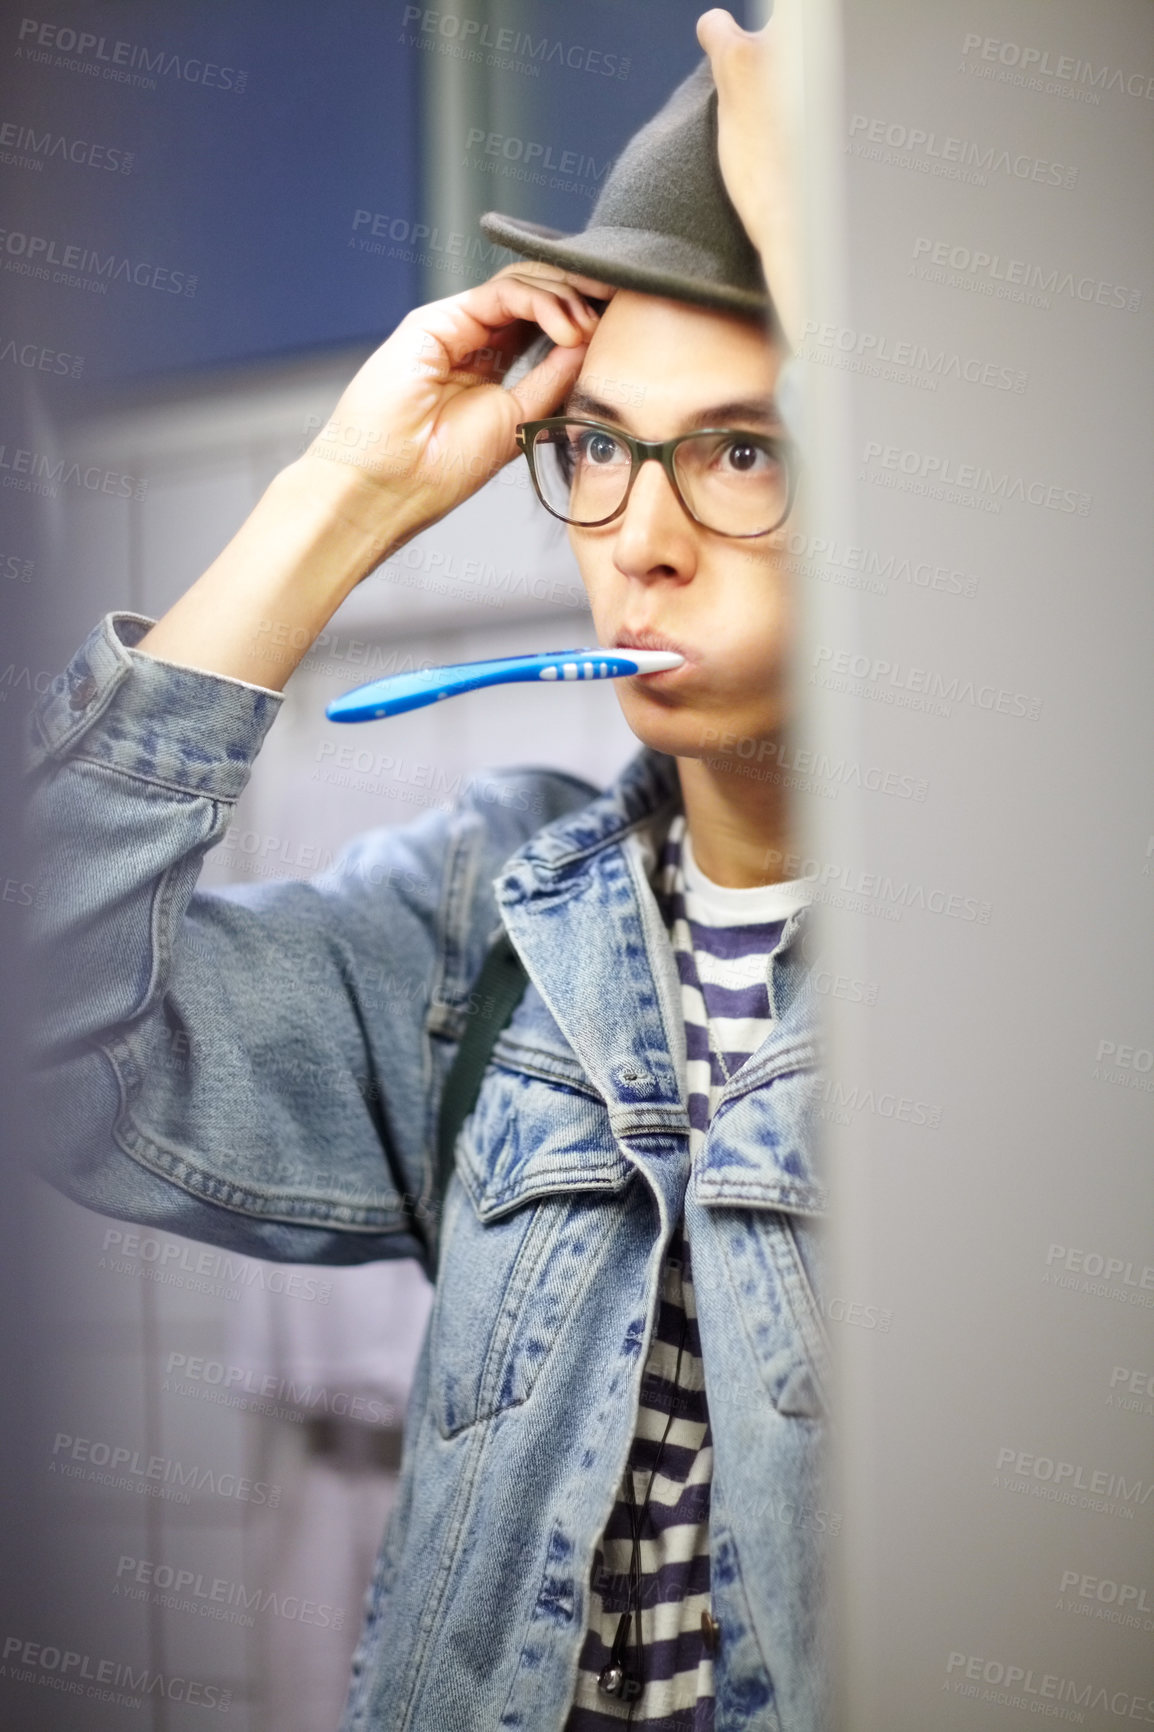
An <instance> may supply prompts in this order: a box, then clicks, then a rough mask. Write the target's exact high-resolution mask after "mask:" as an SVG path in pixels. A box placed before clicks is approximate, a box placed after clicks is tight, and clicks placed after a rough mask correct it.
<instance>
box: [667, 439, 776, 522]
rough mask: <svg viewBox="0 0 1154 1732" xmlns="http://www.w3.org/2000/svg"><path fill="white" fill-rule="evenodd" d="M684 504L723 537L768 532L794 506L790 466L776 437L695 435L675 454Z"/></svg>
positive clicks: (674, 466)
mask: <svg viewBox="0 0 1154 1732" xmlns="http://www.w3.org/2000/svg"><path fill="white" fill-rule="evenodd" d="M673 468H674V472H675V474H676V476H677V484H678V486H679V487H680V488H681V491H682V493H683V495H684V497H685V502H686V504H687V505H688V506H689V509H690V510H691V511H692V512H693V514H694V516H695V517H696V518H697V520H698V522H699V523H703V524H704V525H705V526H706V528H707V529H715V530H717V531H719V532H720V534H722V535H764V534H766V533H767V532H768V531H769V530H771V529H776V528H777V526H778V524H779V523H781V521H782V519H783V518H784V517H785V515H786V513H787V511H788V509H789V470H788V466H787V463H786V459H785V451H784V448H783V446H782V445H781V443H780V442H779V441H778V440H776V439H768V438H766V437H764V436H763V435H762V434H754V433H695V434H694V435H693V436H692V438H689V439H684V440H682V442H681V444H680V445H678V446H677V448H676V450H675V451H674V453H673Z"/></svg>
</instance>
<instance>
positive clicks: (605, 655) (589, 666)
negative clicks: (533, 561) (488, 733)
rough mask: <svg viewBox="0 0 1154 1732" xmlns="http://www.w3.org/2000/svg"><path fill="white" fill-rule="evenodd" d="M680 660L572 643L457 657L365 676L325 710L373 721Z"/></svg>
mask: <svg viewBox="0 0 1154 1732" xmlns="http://www.w3.org/2000/svg"><path fill="white" fill-rule="evenodd" d="M684 660H685V657H684V656H681V655H678V654H677V653H676V652H675V651H674V650H639V649H598V648H593V649H575V650H547V651H546V652H545V654H544V655H531V656H501V657H500V658H499V659H498V660H497V661H491V662H459V663H458V664H457V665H456V666H455V667H447V668H418V669H417V671H416V672H415V673H410V674H390V675H389V677H388V678H387V679H383V680H370V681H369V683H368V685H366V686H357V687H356V688H355V689H354V690H353V691H351V692H345V693H344V695H343V696H342V697H339V698H334V699H333V701H332V703H331V704H329V705H328V707H327V709H326V710H325V715H326V716H327V717H328V719H329V721H330V722H375V721H376V720H377V719H378V717H380V716H403V715H404V713H405V711H406V710H419V709H423V707H424V706H425V705H426V704H435V703H437V702H438V701H439V700H440V699H441V698H455V697H457V696H458V695H459V694H460V693H461V692H475V691H476V690H477V689H478V687H480V686H507V685H513V684H515V683H516V682H517V681H519V680H541V681H544V682H545V683H546V684H550V683H553V684H558V685H560V684H562V683H564V682H566V681H569V682H572V681H575V680H619V679H621V678H622V676H623V675H626V674H655V673H659V672H660V671H661V670H662V669H663V668H675V667H680V665H681V663H682V662H683V661H684Z"/></svg>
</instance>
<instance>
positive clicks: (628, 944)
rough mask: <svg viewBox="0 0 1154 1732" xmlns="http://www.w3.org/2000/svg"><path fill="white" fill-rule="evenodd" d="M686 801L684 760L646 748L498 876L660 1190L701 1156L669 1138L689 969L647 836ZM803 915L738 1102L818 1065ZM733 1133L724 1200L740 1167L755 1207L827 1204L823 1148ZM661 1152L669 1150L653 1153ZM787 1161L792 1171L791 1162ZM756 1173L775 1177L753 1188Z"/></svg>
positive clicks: (512, 925) (713, 1194) (775, 978)
mask: <svg viewBox="0 0 1154 1732" xmlns="http://www.w3.org/2000/svg"><path fill="white" fill-rule="evenodd" d="M680 797H681V790H680V784H679V781H678V777H677V766H676V762H675V760H674V759H673V758H670V757H667V756H665V755H664V754H661V753H658V752H653V751H650V750H648V749H645V750H643V751H641V752H639V753H638V754H637V755H636V756H635V757H634V758H633V759H632V760H631V761H630V762H629V763H628V764H627V765H626V766H625V768H624V770H623V771H622V773H621V774H620V776H619V777H618V779H617V780H616V782H614V783H613V784H612V786H611V787H609V788H608V789H607V790H606V792H605V793H604V794H602V795H600V796H598V797H597V798H596V799H594V800H592V801H591V802H590V803H589V804H588V805H587V806H584V807H582V808H581V809H580V810H579V811H577V812H571V813H567V814H566V815H565V816H564V817H562V818H559V819H557V820H555V821H554V822H553V823H552V824H549V825H547V826H546V827H545V828H544V829H542V830H539V831H538V832H537V833H536V834H535V835H534V836H532V837H531V838H530V839H529V841H528V842H526V843H525V844H524V845H523V846H522V847H521V848H520V849H519V850H518V851H517V853H516V854H514V855H513V856H512V858H511V859H510V860H508V861H507V862H506V864H505V866H504V868H503V870H502V872H501V873H500V875H499V876H498V877H497V879H496V880H495V881H494V889H495V892H496V897H497V904H498V907H499V909H500V911H501V915H502V919H503V920H504V923H505V926H506V929H507V930H508V932H509V936H510V938H511V939H512V941H513V944H514V945H515V947H516V949H517V950H518V952H519V953H520V955H521V958H522V960H523V962H524V964H525V967H526V969H527V970H528V973H529V976H530V978H531V980H532V981H533V984H534V985H535V986H536V988H537V990H538V992H539V993H540V994H541V997H542V998H543V999H544V1001H545V1003H546V1005H547V1006H548V1009H549V1011H550V1013H551V1014H552V1016H553V1018H554V1020H555V1021H556V1023H557V1025H558V1027H559V1028H560V1029H561V1031H562V1033H563V1034H564V1036H565V1038H566V1039H567V1041H568V1042H569V1044H570V1046H571V1047H572V1049H573V1051H574V1052H575V1053H576V1054H577V1056H578V1058H579V1059H580V1061H581V1064H582V1065H583V1067H584V1069H585V1072H586V1074H587V1075H588V1076H589V1078H590V1080H591V1081H592V1083H593V1085H594V1087H595V1088H596V1089H597V1091H598V1093H599V1094H600V1095H601V1096H602V1098H603V1099H604V1100H605V1102H606V1104H607V1105H608V1108H609V1112H610V1118H611V1122H612V1124H613V1129H614V1133H615V1135H616V1136H617V1137H618V1138H619V1140H621V1141H622V1142H624V1143H626V1144H628V1143H629V1142H630V1140H631V1139H640V1141H639V1142H636V1143H634V1145H633V1150H632V1152H633V1154H634V1158H635V1159H637V1161H638V1164H639V1165H642V1166H645V1167H646V1168H647V1170H649V1176H650V1178H651V1180H652V1181H653V1182H654V1183H655V1184H657V1187H658V1189H659V1190H665V1189H666V1188H667V1186H668V1184H669V1182H670V1181H674V1179H675V1174H674V1171H673V1169H674V1168H677V1169H679V1170H680V1182H681V1184H684V1179H685V1177H686V1175H687V1162H686V1164H685V1167H684V1168H682V1163H681V1162H679V1161H674V1162H672V1163H671V1162H670V1160H669V1154H670V1148H669V1143H668V1139H669V1136H670V1134H675V1135H676V1136H677V1137H678V1138H687V1133H688V1120H687V1117H686V1110H685V1100H684V1096H683V1092H682V1064H683V1055H684V1050H685V1047H684V1042H685V1034H684V1024H683V1020H682V1010H681V989H680V983H679V980H678V976H677V970H676V965H675V963H674V959H673V953H672V951H671V949H670V947H669V943H668V939H667V936H666V932H665V928H664V925H663V924H662V920H661V915H660V911H659V910H658V907H657V901H656V898H655V897H654V895H653V892H652V890H651V888H650V886H649V883H648V882H647V880H648V876H649V871H650V869H651V856H650V855H649V854H648V852H647V848H646V837H645V833H646V831H647V829H648V827H649V825H650V823H651V822H652V821H654V820H655V819H657V818H658V817H661V816H663V815H664V814H665V813H666V812H667V811H668V812H671V811H672V810H673V809H674V808H675V807H676V805H677V804H679V802H680ZM803 920H804V916H802V917H795V919H794V920H793V921H792V922H791V923H790V927H789V929H788V931H787V935H786V937H787V942H786V944H785V945H784V946H783V949H782V950H781V951H780V952H779V953H778V956H777V957H775V959H774V962H773V965H772V967H773V974H772V983H771V984H772V991H773V995H774V1006H775V1012H776V1015H777V1017H778V1018H779V1019H780V1022H779V1024H778V1025H777V1028H776V1029H775V1034H774V1036H772V1037H771V1041H770V1043H769V1046H768V1047H767V1049H766V1051H765V1052H764V1053H763V1055H762V1056H761V1057H760V1058H758V1059H756V1060H753V1061H751V1062H750V1065H749V1066H747V1067H743V1069H742V1071H741V1072H740V1073H739V1076H738V1077H737V1078H735V1079H734V1083H733V1085H732V1088H731V1090H730V1091H727V1096H726V1098H730V1097H731V1096H732V1097H733V1098H734V1099H735V1100H736V1099H737V1098H738V1097H740V1096H741V1095H743V1094H745V1093H747V1092H748V1091H749V1090H750V1088H751V1087H752V1085H753V1084H754V1083H755V1082H761V1081H769V1080H770V1078H771V1077H772V1076H774V1075H775V1074H778V1072H780V1071H781V1070H782V1069H783V1068H784V1069H787V1070H791V1071H795V1072H796V1071H798V1070H803V1069H809V1068H810V1067H811V1066H812V1064H813V1063H814V1062H815V1057H816V1054H815V1050H814V1048H815V1042H814V1039H813V1033H812V1012H811V1009H810V1004H809V994H808V993H806V992H804V991H802V987H803V984H804V979H805V974H806V966H805V963H804V959H803V957H802V954H801V942H800V939H801V933H802V922H803ZM779 1045H780V1046H781V1048H782V1050H781V1052H780V1053H778V1051H777V1048H778V1046H779ZM747 1073H748V1074H747ZM764 1105H765V1103H764V1102H763V1103H762V1104H761V1108H760V1111H761V1112H762V1113H763V1112H764ZM748 1117H749V1109H745V1110H743V1111H742V1112H740V1113H738V1114H736V1115H735V1116H734V1118H733V1120H732V1124H733V1129H734V1131H736V1130H737V1129H738V1126H739V1125H740V1124H742V1123H743V1122H744V1120H745V1119H747V1118H748ZM759 1123H760V1120H759ZM720 1129H721V1126H720V1125H719V1126H718V1130H720ZM654 1138H656V1139H657V1143H656V1144H655V1143H653V1141H652V1139H654ZM731 1140H732V1139H730V1138H726V1137H725V1136H724V1135H722V1136H720V1137H714V1136H712V1135H711V1139H710V1146H709V1149H708V1154H709V1169H710V1180H711V1182H710V1186H709V1190H710V1200H716V1201H724V1200H726V1193H727V1190H728V1188H729V1187H728V1183H727V1174H728V1173H729V1170H730V1168H731V1167H732V1169H733V1177H734V1179H735V1180H738V1179H739V1180H740V1186H741V1191H742V1196H743V1198H744V1200H746V1201H750V1202H762V1203H763V1204H764V1205H765V1206H769V1207H774V1206H777V1207H786V1208H788V1207H791V1206H792V1207H801V1208H803V1209H805V1208H815V1207H819V1206H820V1204H819V1201H818V1196H817V1184H816V1174H814V1173H812V1172H811V1171H809V1170H808V1161H807V1155H809V1157H810V1158H812V1155H811V1152H810V1151H807V1150H805V1149H804V1148H801V1147H799V1146H797V1140H796V1139H794V1140H793V1146H792V1147H791V1148H790V1149H789V1151H788V1153H787V1152H786V1150H785V1149H784V1148H783V1147H782V1146H781V1145H780V1143H779V1142H778V1141H777V1140H776V1139H775V1137H774V1136H772V1135H766V1136H762V1135H760V1134H758V1135H755V1137H754V1139H753V1143H752V1146H750V1144H749V1143H748V1142H747V1141H746V1139H745V1138H742V1139H741V1141H742V1143H743V1145H744V1146H742V1147H740V1148H739V1147H737V1146H736V1145H735V1146H734V1147H733V1148H732V1149H730V1148H729V1147H728V1144H729V1142H730V1141H731ZM658 1145H660V1150H659V1149H658ZM651 1153H652V1154H653V1155H657V1154H658V1153H660V1156H661V1158H660V1159H657V1160H655V1161H651V1160H650V1159H649V1158H648V1156H649V1154H651ZM783 1162H784V1164H785V1165H786V1166H787V1167H788V1174H787V1173H786V1172H784V1171H782V1170H780V1169H781V1167H782V1164H783ZM799 1162H801V1163H802V1164H803V1165H805V1166H806V1167H807V1170H806V1171H805V1172H802V1171H800V1170H799ZM751 1167H752V1168H753V1169H754V1171H751ZM657 1169H660V1177H659V1175H658V1170H657ZM787 1177H788V1180H789V1183H788V1185H786V1186H785V1188H784V1189H783V1188H782V1181H783V1180H784V1179H786V1178H787ZM751 1179H760V1180H761V1181H762V1182H761V1183H760V1184H754V1185H753V1187H752V1188H751V1185H750V1181H751ZM669 1200H670V1202H671V1203H672V1202H673V1201H674V1196H673V1192H672V1191H671V1192H670V1197H669ZM733 1200H735V1201H736V1200H737V1198H736V1197H735V1198H734V1199H733Z"/></svg>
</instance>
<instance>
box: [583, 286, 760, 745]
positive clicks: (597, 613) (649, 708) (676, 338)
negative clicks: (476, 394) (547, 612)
mask: <svg viewBox="0 0 1154 1732" xmlns="http://www.w3.org/2000/svg"><path fill="white" fill-rule="evenodd" d="M780 363H781V355H780V353H779V351H778V350H777V349H776V348H775V347H774V345H773V344H772V343H771V342H770V340H769V338H768V337H767V336H766V335H765V333H764V331H763V330H762V329H761V328H760V327H759V326H758V325H756V324H754V323H752V322H750V321H747V320H744V319H738V318H733V317H731V316H729V315H728V314H724V313H716V312H712V311H709V310H707V309H705V308H699V307H692V306H689V305H686V304H685V303H682V302H679V301H665V300H658V299H657V298H655V297H654V296H652V295H640V294H633V293H630V292H627V291H625V290H619V291H618V292H617V294H615V295H614V297H613V299H612V300H611V301H610V302H609V305H608V306H607V307H606V309H605V312H604V314H603V316H602V318H601V321H600V323H599V324H598V326H597V329H596V331H595V332H594V335H593V339H592V341H591V343H590V345H589V352H588V354H587V356H586V358H585V364H584V366H583V367H582V370H581V374H580V377H579V379H578V381H577V384H576V386H575V388H574V390H573V393H572V394H571V396H570V399H569V402H568V404H567V406H566V410H565V413H568V414H575V415H582V416H587V417H589V418H590V419H596V420H604V421H607V422H610V423H611V424H612V425H614V426H616V427H619V428H621V429H623V430H624V431H625V432H627V433H632V434H634V435H635V436H636V437H637V438H640V439H669V438H672V437H673V436H674V435H675V434H678V433H685V432H689V431H690V430H692V429H693V428H696V427H735V428H739V429H742V430H745V431H749V432H769V433H773V432H777V433H778V434H780V433H781V431H782V430H781V427H780V424H778V423H776V422H775V421H774V420H773V419H772V418H770V399H771V397H772V393H773V386H774V382H775V379H776V377H777V372H778V368H779V366H780ZM738 405H740V406H745V405H748V408H746V407H741V408H740V410H738V409H735V407H734V406H738ZM569 537H570V541H571V543H572V546H573V551H574V553H575V555H576V558H577V563H578V565H579V567H580V570H581V576H582V578H583V579H584V582H585V588H586V591H587V592H588V596H589V605H590V607H591V609H592V612H593V619H594V622H595V624H596V628H597V638H598V641H599V642H600V643H602V644H604V645H605V646H606V647H608V646H610V645H616V644H624V643H632V644H633V645H634V646H635V647H649V648H652V649H662V648H669V649H675V650H679V651H680V652H681V653H682V654H683V655H684V656H685V658H686V659H685V661H684V662H683V663H682V665H681V666H680V667H677V668H672V669H670V670H669V671H667V672H665V673H658V674H639V675H635V676H634V677H633V678H631V679H622V680H618V681H617V682H616V689H617V695H618V698H619V700H620V703H621V708H622V711H623V713H624V715H625V719H626V721H627V722H628V724H629V726H630V727H631V728H632V730H633V732H634V733H635V734H636V735H637V736H638V737H639V739H641V740H643V741H644V742H645V744H646V745H649V746H652V747H654V748H655V749H656V750H658V751H661V752H669V753H672V754H673V755H674V756H675V757H688V758H697V757H706V756H709V755H710V754H711V753H715V752H716V751H717V750H718V746H719V741H720V737H721V735H723V734H731V735H736V736H737V737H738V739H743V738H748V739H753V740H758V741H760V740H763V739H767V738H769V737H771V736H772V735H774V734H776V733H777V732H778V731H780V729H781V728H782V726H783V725H784V723H785V721H786V719H787V718H786V695H787V688H786V656H787V651H788V643H789V638H790V615H789V597H788V594H787V587H786V581H785V574H784V571H783V569H782V563H781V555H780V551H775V549H774V547H773V545H772V544H773V543H775V542H778V541H779V537H777V536H772V535H767V536H761V537H758V538H755V539H752V540H747V541H740V540H734V539H731V538H729V537H727V536H724V535H720V534H717V533H715V532H714V531H713V530H709V529H703V528H701V527H699V526H698V525H697V524H696V523H694V522H693V521H692V519H691V518H690V517H689V516H688V515H687V514H686V512H685V511H684V510H683V509H682V506H681V504H680V501H679V500H678V499H677V497H676V495H675V494H674V492H673V489H672V487H671V486H670V483H669V480H668V478H667V476H666V475H665V473H664V471H663V470H662V468H661V465H660V464H659V463H645V464H643V465H642V467H641V469H640V470H639V472H638V474H637V476H636V478H635V480H634V484H633V490H632V492H631V493H630V495H629V502H628V504H627V505H626V507H625V510H624V512H623V513H622V514H621V516H620V517H617V518H615V519H614V520H613V522H611V523H608V524H606V525H604V527H602V528H600V529H581V528H578V527H576V526H574V525H570V526H569ZM730 749H731V750H732V749H733V748H732V746H731V747H730Z"/></svg>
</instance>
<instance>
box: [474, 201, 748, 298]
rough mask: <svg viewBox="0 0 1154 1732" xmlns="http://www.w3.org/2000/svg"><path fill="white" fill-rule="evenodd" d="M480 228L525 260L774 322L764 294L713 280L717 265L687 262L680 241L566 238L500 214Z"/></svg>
mask: <svg viewBox="0 0 1154 1732" xmlns="http://www.w3.org/2000/svg"><path fill="white" fill-rule="evenodd" d="M481 229H482V232H483V233H484V234H485V236H486V237H487V238H488V239H489V240H491V241H495V242H496V243H497V245H498V246H502V247H508V248H509V249H510V250H511V251H512V252H515V253H520V254H521V255H522V256H523V257H524V258H529V259H539V260H541V262H542V263H544V264H549V265H557V266H558V267H559V268H560V269H561V270H565V271H574V272H576V273H577V275H579V276H583V277H592V278H593V279H594V280H595V281H597V282H600V283H611V284H613V286H614V287H615V288H619V289H634V290H636V291H637V292H638V293H639V294H643V295H659V296H662V297H664V298H666V299H669V300H674V301H689V302H691V303H692V304H693V305H694V306H699V307H711V308H713V309H714V310H715V311H717V312H723V313H737V314H739V315H741V316H742V317H744V318H748V319H761V320H765V319H772V318H773V302H772V301H771V300H770V297H769V295H768V293H760V294H759V293H757V292H756V291H755V290H751V289H738V288H732V287H731V286H730V285H729V284H728V283H724V282H718V281H716V280H715V272H716V271H717V265H716V263H715V261H714V260H713V259H712V258H711V256H710V255H709V254H708V253H706V252H705V251H704V250H701V251H700V255H699V257H698V258H697V259H696V260H693V259H687V257H686V252H687V248H686V242H685V241H684V240H683V239H677V240H674V239H672V238H671V237H670V236H668V235H662V234H657V233H656V232H654V231H651V230H648V229H632V228H605V227H602V228H589V229H585V230H584V231H583V232H582V233H581V234H576V235H566V234H565V233H564V232H563V231H562V230H561V229H552V228H546V227H545V225H544V224H543V223H531V222H526V221H523V220H522V219H520V218H517V217H507V216H502V215H501V214H500V212H499V211H487V212H486V214H485V215H484V216H483V217H482V218H481ZM674 254H675V255H676V264H675V263H674V259H673V257H672V255H674ZM687 265H689V267H690V268H689V269H688V270H687V269H686V266H687Z"/></svg>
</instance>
